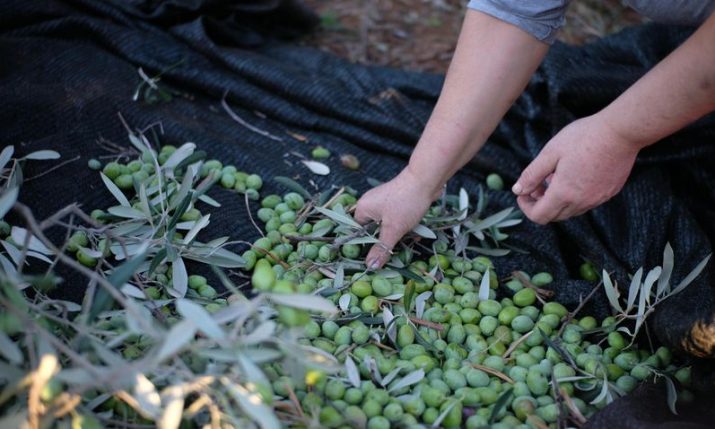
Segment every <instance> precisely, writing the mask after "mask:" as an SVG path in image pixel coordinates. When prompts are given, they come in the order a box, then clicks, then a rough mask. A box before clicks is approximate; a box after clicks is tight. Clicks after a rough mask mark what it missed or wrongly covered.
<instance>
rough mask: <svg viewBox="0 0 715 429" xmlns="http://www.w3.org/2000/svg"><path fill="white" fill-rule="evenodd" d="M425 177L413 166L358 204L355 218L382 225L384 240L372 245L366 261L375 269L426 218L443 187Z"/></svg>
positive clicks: (368, 193)
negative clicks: (423, 217)
mask: <svg viewBox="0 0 715 429" xmlns="http://www.w3.org/2000/svg"><path fill="white" fill-rule="evenodd" d="M432 188H433V187H432V186H429V184H427V183H425V181H423V180H421V179H420V177H419V176H417V175H416V174H414V173H413V172H412V171H411V170H410V169H409V167H406V168H405V169H404V170H402V172H400V174H398V175H397V176H396V177H395V178H394V179H392V180H390V181H389V182H386V183H383V184H382V185H380V186H378V187H376V188H373V189H371V190H370V191H368V192H367V193H365V195H363V196H362V198H360V200H358V202H357V206H356V208H355V220H357V221H358V222H359V223H361V224H366V223H369V222H370V221H374V222H377V223H378V224H379V225H380V243H377V244H375V245H374V246H372V248H371V249H370V252H369V253H368V255H367V257H366V258H365V263H366V264H367V267H368V268H369V269H371V270H375V269H378V268H380V267H382V266H383V265H385V263H386V262H387V261H389V259H390V254H391V253H392V248H393V247H395V245H396V244H397V242H398V241H400V239H401V238H402V236H404V235H405V234H407V233H408V232H409V231H410V230H411V229H412V228H413V227H414V226H415V225H417V224H418V223H419V221H420V220H422V216H424V214H425V212H426V211H427V209H428V208H429V206H430V204H432V201H434V200H435V199H436V198H437V197H438V196H439V189H437V190H433V189H432Z"/></svg>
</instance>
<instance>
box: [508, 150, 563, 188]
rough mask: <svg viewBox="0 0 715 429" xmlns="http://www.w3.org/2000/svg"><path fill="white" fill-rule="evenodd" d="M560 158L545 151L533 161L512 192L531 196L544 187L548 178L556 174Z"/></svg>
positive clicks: (523, 172) (522, 173)
mask: <svg viewBox="0 0 715 429" xmlns="http://www.w3.org/2000/svg"><path fill="white" fill-rule="evenodd" d="M557 162H558V157H557V156H556V155H552V154H550V153H544V152H543V151H542V152H541V153H539V155H537V157H536V159H534V160H533V161H531V164H529V165H528V166H527V167H526V168H525V169H524V171H522V172H521V176H519V180H517V181H516V183H515V184H514V186H512V188H511V190H512V192H514V193H515V194H517V195H529V194H531V193H532V192H534V191H535V190H536V189H538V188H539V187H540V186H541V185H543V183H544V180H545V179H546V177H547V176H549V175H550V174H551V173H553V172H554V170H555V169H556V164H557Z"/></svg>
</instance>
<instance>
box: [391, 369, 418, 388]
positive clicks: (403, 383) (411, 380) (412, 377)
mask: <svg viewBox="0 0 715 429" xmlns="http://www.w3.org/2000/svg"><path fill="white" fill-rule="evenodd" d="M423 378H425V371H424V369H422V368H420V369H418V370H415V371H412V372H411V373H409V374H407V375H406V376H404V377H402V378H401V379H399V380H397V381H396V382H395V383H394V384H393V385H392V386H390V388H389V389H387V391H388V392H394V391H396V390H400V389H402V388H403V387H408V386H411V385H413V384H417V383H419V382H420V381H422V379H423ZM387 383H389V382H385V384H387Z"/></svg>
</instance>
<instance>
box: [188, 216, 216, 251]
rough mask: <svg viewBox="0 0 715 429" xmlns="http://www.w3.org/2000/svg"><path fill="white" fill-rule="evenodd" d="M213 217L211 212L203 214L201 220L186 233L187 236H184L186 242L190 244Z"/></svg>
mask: <svg viewBox="0 0 715 429" xmlns="http://www.w3.org/2000/svg"><path fill="white" fill-rule="evenodd" d="M210 218H211V214H206V215H203V216H201V218H200V219H199V220H197V221H196V223H195V224H194V226H192V227H191V229H190V230H189V232H187V233H186V236H185V237H184V244H189V243H191V241H192V240H193V239H194V238H196V234H198V233H199V232H200V231H201V230H202V229H204V228H206V226H208V224H209V223H210V221H209V219H210Z"/></svg>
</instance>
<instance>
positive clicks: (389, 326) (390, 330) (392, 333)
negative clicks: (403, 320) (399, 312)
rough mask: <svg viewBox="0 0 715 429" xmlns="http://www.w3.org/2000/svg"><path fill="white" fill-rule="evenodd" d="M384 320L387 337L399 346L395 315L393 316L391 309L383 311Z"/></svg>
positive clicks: (385, 308)
mask: <svg viewBox="0 0 715 429" xmlns="http://www.w3.org/2000/svg"><path fill="white" fill-rule="evenodd" d="M382 320H383V323H384V325H385V332H386V333H387V337H388V338H389V339H390V341H392V343H393V344H397V328H396V327H395V323H394V321H395V315H394V314H392V311H390V309H389V308H387V307H383V309H382Z"/></svg>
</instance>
